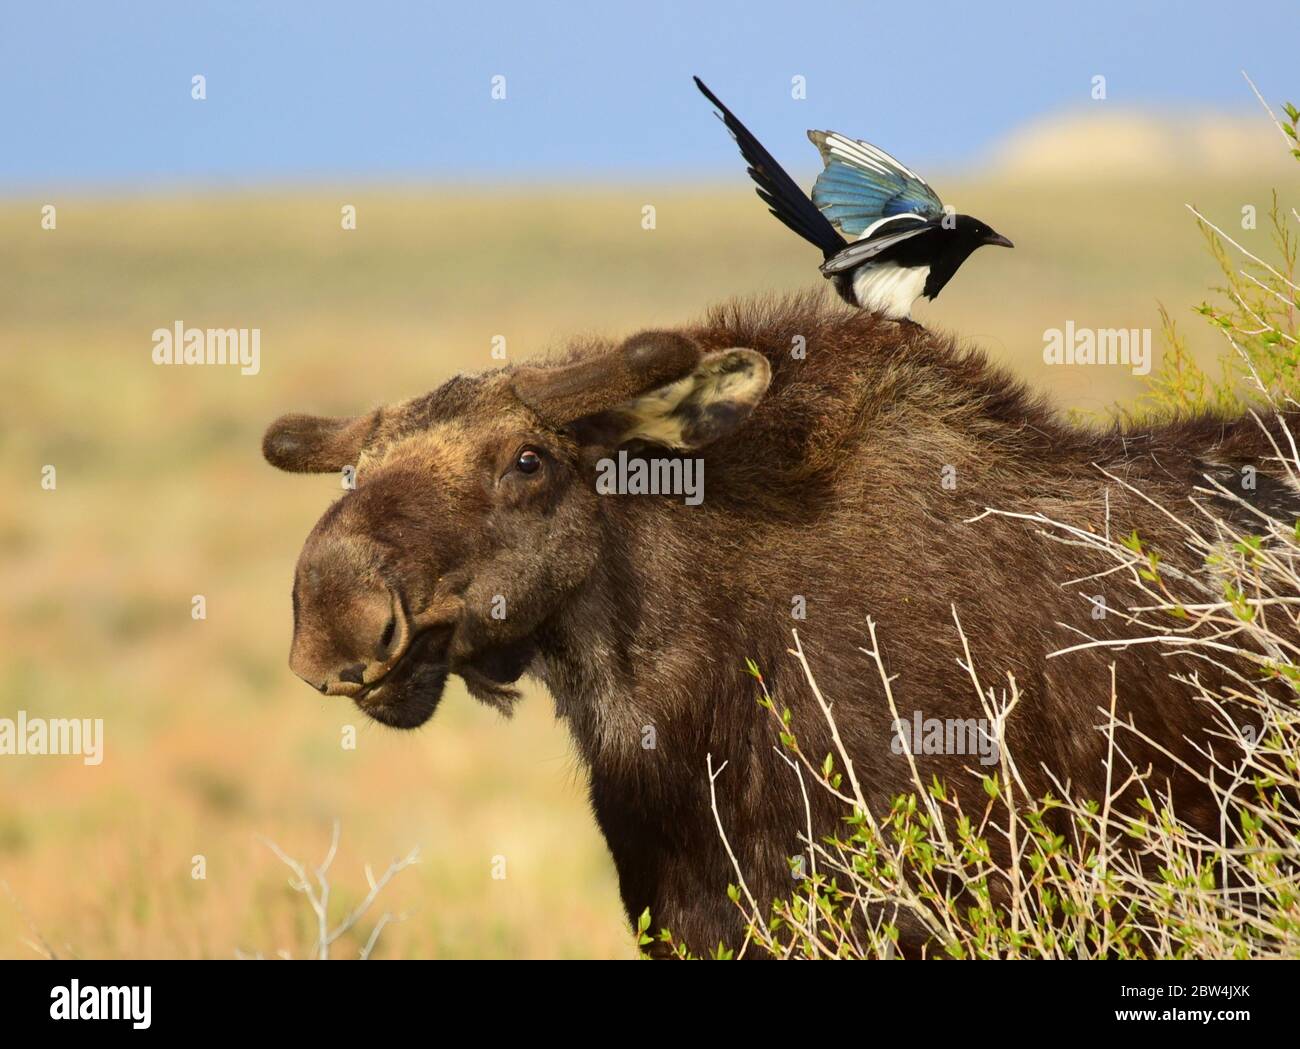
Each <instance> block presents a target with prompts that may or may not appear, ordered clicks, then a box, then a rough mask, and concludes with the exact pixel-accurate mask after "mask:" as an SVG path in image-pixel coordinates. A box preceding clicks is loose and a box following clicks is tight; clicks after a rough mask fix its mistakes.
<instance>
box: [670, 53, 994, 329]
mask: <svg viewBox="0 0 1300 1049" xmlns="http://www.w3.org/2000/svg"><path fill="white" fill-rule="evenodd" d="M695 86H696V87H698V88H699V89H700V91H702V92H703V93H704V97H705V98H707V99H708V100H709V101H710V102H712V103H713V104H714V105H715V106H717V108H718V110H719V115H720V116H721V117H722V122H723V123H724V124H726V125H727V130H728V131H730V132H731V135H732V137H733V138H734V139H735V140H736V143H737V144H738V145H739V146H740V153H741V156H743V157H744V158H745V160H746V162H747V163H748V164H749V177H750V178H752V179H753V180H754V182H755V183H757V185H758V195H759V196H760V197H761V198H762V199H763V202H764V203H765V204H767V206H768V209H769V210H770V211H771V212H772V214H773V215H775V216H776V217H777V218H778V219H780V220H781V221H782V222H784V223H785V224H786V225H787V226H789V227H790V228H791V229H792V230H794V231H795V232H796V233H798V234H799V236H801V237H803V238H804V240H806V241H808V242H809V243H811V244H814V245H816V246H817V247H818V248H820V249H821V250H822V254H823V255H824V256H825V259H826V261H825V262H823V263H822V265H821V271H822V275H823V276H825V277H827V278H828V279H829V280H830V281H831V282H832V283H833V284H834V285H835V290H836V291H837V292H839V294H840V297H841V298H842V299H844V301H845V302H848V303H849V304H851V305H853V306H859V307H861V308H862V309H864V310H873V311H875V312H877V313H882V314H884V315H885V316H886V317H891V318H894V319H895V320H904V319H910V318H911V313H912V303H914V302H915V301H916V300H917V298H918V297H919V296H921V295H924V296H925V297H926V298H927V299H934V298H936V297H937V296H938V294H939V292H940V291H942V290H943V287H944V285H945V284H947V283H948V281H950V280H951V279H952V277H953V274H955V273H956V272H957V270H958V268H959V267H960V266H961V264H962V263H963V262H965V261H966V259H967V258H968V257H969V256H970V254H971V252H973V251H974V250H975V249H976V248H979V247H982V246H983V245H985V244H996V245H1000V246H1001V247H1004V248H1010V247H1012V244H1011V241H1009V240H1007V238H1006V237H1004V236H1002V235H1001V234H999V233H995V232H994V231H993V230H992V229H990V228H989V227H988V226H987V225H985V224H984V223H983V222H981V221H980V220H979V219H977V218H972V217H971V216H970V215H957V214H951V213H949V212H948V210H947V209H946V208H945V207H944V205H943V201H941V200H940V199H939V197H938V196H937V195H936V193H935V192H934V190H932V189H931V188H930V186H929V184H928V183H927V182H926V181H925V179H923V178H921V176H920V175H918V174H916V173H915V172H914V171H910V170H909V169H907V168H905V167H904V166H903V165H902V164H900V163H899V162H898V161H897V160H895V159H894V158H893V157H891V156H890V155H889V154H888V153H886V152H885V151H884V150H881V149H877V148H876V147H875V146H873V145H871V144H870V143H867V142H861V141H859V140H857V139H851V138H845V137H844V136H843V135H840V134H837V133H836V132H834V131H809V132H808V137H809V138H810V139H812V141H813V144H814V145H815V146H816V147H817V148H818V149H819V150H820V151H821V155H822V162H823V163H824V164H825V165H826V166H825V169H824V170H823V171H822V173H821V174H820V175H818V176H817V182H816V184H815V185H814V186H813V191H812V199H811V200H810V199H809V198H808V197H807V196H806V195H805V194H804V192H803V191H802V190H801V189H800V188H799V186H798V185H797V184H796V183H795V181H794V179H792V178H791V177H790V176H789V175H787V174H786V173H785V171H784V170H782V168H781V165H780V164H778V163H777V162H776V161H775V160H773V159H772V154H770V153H769V152H768V151H767V150H766V149H764V148H763V147H762V145H760V144H759V141H758V139H756V138H755V137H754V136H753V135H752V134H750V132H749V129H748V128H746V127H745V125H744V124H742V123H741V122H740V121H739V120H737V119H736V116H735V114H734V113H732V112H731V110H729V109H728V108H727V107H726V106H724V105H723V104H722V102H721V101H720V100H719V99H718V97H717V95H715V94H714V93H713V92H712V91H710V90H709V89H708V88H707V87H706V86H705V84H704V81H703V80H701V79H700V78H699V77H696V78H695Z"/></svg>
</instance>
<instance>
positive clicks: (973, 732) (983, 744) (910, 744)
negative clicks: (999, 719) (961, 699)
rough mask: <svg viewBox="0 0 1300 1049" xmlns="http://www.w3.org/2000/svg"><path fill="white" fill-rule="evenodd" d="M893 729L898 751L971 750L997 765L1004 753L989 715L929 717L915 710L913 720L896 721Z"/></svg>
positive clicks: (982, 761)
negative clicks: (984, 716) (977, 716)
mask: <svg viewBox="0 0 1300 1049" xmlns="http://www.w3.org/2000/svg"><path fill="white" fill-rule="evenodd" d="M893 733H894V738H893V740H891V741H890V744H889V749H890V750H891V751H893V752H894V753H895V754H906V753H908V752H911V753H912V754H970V755H972V756H978V757H979V762H980V764H981V765H996V764H997V763H998V760H999V758H1000V757H1001V755H1002V748H1001V747H1000V745H999V744H998V737H997V733H996V732H995V731H994V729H993V725H992V724H991V723H990V722H989V721H988V720H987V719H986V718H927V717H925V715H924V714H922V713H921V711H919V710H915V711H913V712H912V718H911V720H910V721H908V720H906V719H904V718H899V719H898V720H897V721H895V722H894V725H893Z"/></svg>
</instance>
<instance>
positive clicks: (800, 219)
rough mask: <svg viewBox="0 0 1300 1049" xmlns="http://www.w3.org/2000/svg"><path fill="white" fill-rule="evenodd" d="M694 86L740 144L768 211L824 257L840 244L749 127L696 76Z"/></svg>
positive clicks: (841, 241) (741, 151)
mask: <svg viewBox="0 0 1300 1049" xmlns="http://www.w3.org/2000/svg"><path fill="white" fill-rule="evenodd" d="M695 86H696V87H698V88H699V89H700V91H701V93H702V94H703V95H704V97H705V98H707V99H708V100H709V101H710V102H712V103H713V104H714V106H716V107H717V109H718V113H719V115H720V116H721V118H722V122H723V123H724V124H725V125H726V126H727V130H728V131H730V132H731V137H732V138H734V139H735V140H736V144H737V145H738V146H740V155H741V156H742V157H744V158H745V161H746V163H747V164H748V165H749V177H750V178H752V179H753V180H754V182H755V183H756V184H757V186H758V195H759V197H761V198H762V200H763V203H764V204H766V205H767V207H768V210H769V211H771V212H772V214H773V215H775V216H776V217H777V218H779V219H780V220H781V221H782V222H784V223H785V224H786V225H787V226H789V227H790V228H791V229H792V230H794V231H795V232H796V233H797V234H799V236H801V237H803V239H804V240H806V241H808V242H809V243H810V244H813V245H816V246H817V247H818V248H820V249H821V250H822V254H823V255H825V256H826V258H828V259H829V258H830V257H831V256H832V255H834V254H835V253H836V252H837V251H839V250H840V249H841V248H842V247H844V238H843V237H841V236H840V235H839V234H838V233H837V232H836V231H835V227H834V226H832V225H831V224H830V222H829V221H827V219H826V216H825V215H823V214H822V213H821V212H820V211H818V210H817V208H816V207H815V206H814V205H813V202H812V201H811V200H809V199H808V195H807V194H806V193H804V191H803V190H801V189H800V188H799V186H798V185H797V184H796V183H795V181H794V179H792V178H791V177H790V176H789V175H787V174H786V173H785V171H784V170H783V169H782V167H781V165H780V164H778V163H777V162H776V161H775V160H774V159H773V158H772V154H771V153H769V152H768V151H767V150H766V149H764V148H763V147H762V145H761V144H760V143H759V141H758V139H756V138H755V137H754V136H753V135H752V134H750V131H749V129H748V128H747V127H745V125H744V124H742V123H741V122H740V121H739V120H737V119H736V115H735V114H734V113H732V112H731V110H729V109H728V108H727V107H726V106H724V105H723V104H722V102H721V101H720V100H719V99H718V96H717V95H715V94H714V93H713V92H712V91H710V90H709V89H708V88H707V87H706V86H705V84H704V81H703V80H701V79H700V78H699V77H696V78H695Z"/></svg>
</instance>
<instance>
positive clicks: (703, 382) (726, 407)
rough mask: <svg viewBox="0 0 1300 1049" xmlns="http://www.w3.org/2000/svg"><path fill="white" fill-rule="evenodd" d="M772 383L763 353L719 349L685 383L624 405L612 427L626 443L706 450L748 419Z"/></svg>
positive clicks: (613, 416)
mask: <svg viewBox="0 0 1300 1049" xmlns="http://www.w3.org/2000/svg"><path fill="white" fill-rule="evenodd" d="M771 381H772V366H771V365H770V364H768V362H767V358H766V357H764V356H763V355H762V354H761V353H757V352H755V351H754V350H744V349H730V350H718V351H717V352H716V353H710V354H706V355H705V356H704V357H702V358H701V359H700V363H699V364H698V365H697V366H696V368H695V370H694V371H693V372H691V374H690V375H687V376H686V377H685V378H683V379H678V380H677V381H676V382H673V383H670V384H668V385H667V386H661V387H660V388H659V389H657V390H652V391H651V392H650V393H647V394H644V395H642V396H640V397H637V398H635V399H633V400H631V401H628V402H627V403H625V404H622V405H620V406H619V407H618V408H616V409H614V411H612V412H610V413H609V415H610V419H609V422H610V423H611V424H612V430H613V433H615V434H616V435H617V440H618V441H619V442H620V443H621V442H623V441H629V440H632V439H634V438H639V439H641V440H644V441H650V442H653V443H655V444H662V445H665V446H667V447H669V448H676V449H679V450H682V451H690V450H692V449H695V448H703V447H704V446H705V445H708V444H712V443H713V442H714V441H716V440H719V439H720V438H722V437H726V436H727V435H728V434H730V433H732V432H733V431H734V430H736V429H737V428H738V427H739V426H740V424H741V423H743V422H744V421H745V420H746V419H748V418H749V415H750V413H751V412H752V411H753V410H754V408H755V407H757V405H758V402H759V401H760V400H762V399H763V394H764V393H766V392H767V387H768V383H770V382H771ZM605 429H606V430H607V432H608V429H609V428H608V427H606V428H605Z"/></svg>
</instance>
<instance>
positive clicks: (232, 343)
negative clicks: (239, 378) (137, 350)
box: [152, 321, 262, 375]
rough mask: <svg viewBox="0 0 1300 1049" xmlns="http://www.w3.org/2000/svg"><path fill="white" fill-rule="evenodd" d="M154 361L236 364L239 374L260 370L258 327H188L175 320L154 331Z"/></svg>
mask: <svg viewBox="0 0 1300 1049" xmlns="http://www.w3.org/2000/svg"><path fill="white" fill-rule="evenodd" d="M152 338H153V355H152V356H153V362H154V364H229V365H238V367H239V374H240V375H256V374H257V373H258V372H259V371H261V370H262V329H261V328H187V327H185V322H184V321H176V323H175V324H173V325H172V326H171V327H170V328H155V329H154V331H153V336H152Z"/></svg>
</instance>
